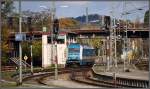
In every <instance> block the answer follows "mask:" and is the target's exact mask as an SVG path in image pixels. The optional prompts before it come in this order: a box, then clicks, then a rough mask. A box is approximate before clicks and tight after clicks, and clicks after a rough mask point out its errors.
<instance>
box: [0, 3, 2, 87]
mask: <svg viewBox="0 0 150 89" xmlns="http://www.w3.org/2000/svg"><path fill="white" fill-rule="evenodd" d="M1 3H2V1H0V7H1V6H2V4H1ZM1 24H2V19H1V13H0V80H1V79H2V77H1V73H2V72H1V67H2V66H1V58H2V57H1V51H2V50H1V48H2V47H1V46H2V45H1V44H2V42H1V41H2V40H1V30H2V29H1V27H2V26H1ZM0 82H2V81H0ZM1 84H2V83H1ZM1 84H0V85H1Z"/></svg>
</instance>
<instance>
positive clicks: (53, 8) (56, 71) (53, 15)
mask: <svg viewBox="0 0 150 89" xmlns="http://www.w3.org/2000/svg"><path fill="white" fill-rule="evenodd" d="M52 6H53V7H52V33H51V34H52V37H51V38H52V40H51V41H52V52H53V28H54V27H53V24H54V18H55V11H56V8H55V2H54V1H53V2H52ZM52 60H53V55H52ZM57 79H58V68H57V42H56V43H55V80H57Z"/></svg>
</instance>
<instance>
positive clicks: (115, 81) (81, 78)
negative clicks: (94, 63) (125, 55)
mask: <svg viewBox="0 0 150 89" xmlns="http://www.w3.org/2000/svg"><path fill="white" fill-rule="evenodd" d="M91 72H92V73H90V72H89V71H82V72H81V71H78V72H77V71H74V72H73V73H72V76H71V79H72V80H74V81H76V82H79V83H86V84H90V85H95V86H101V87H109V88H148V87H149V81H147V80H138V79H128V78H119V77H117V78H113V77H112V76H106V75H99V74H95V73H94V72H93V70H92V71H91ZM89 73H90V74H89Z"/></svg>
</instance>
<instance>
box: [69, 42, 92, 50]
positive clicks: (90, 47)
mask: <svg viewBox="0 0 150 89" xmlns="http://www.w3.org/2000/svg"><path fill="white" fill-rule="evenodd" d="M80 46H82V47H83V48H85V49H94V48H93V47H92V46H89V45H85V44H79V43H70V45H69V47H80Z"/></svg>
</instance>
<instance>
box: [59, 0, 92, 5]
mask: <svg viewBox="0 0 150 89" xmlns="http://www.w3.org/2000/svg"><path fill="white" fill-rule="evenodd" d="M89 3H90V1H61V2H59V1H58V5H70V6H72V5H76V6H77V5H80V6H81V5H87V4H89Z"/></svg>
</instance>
